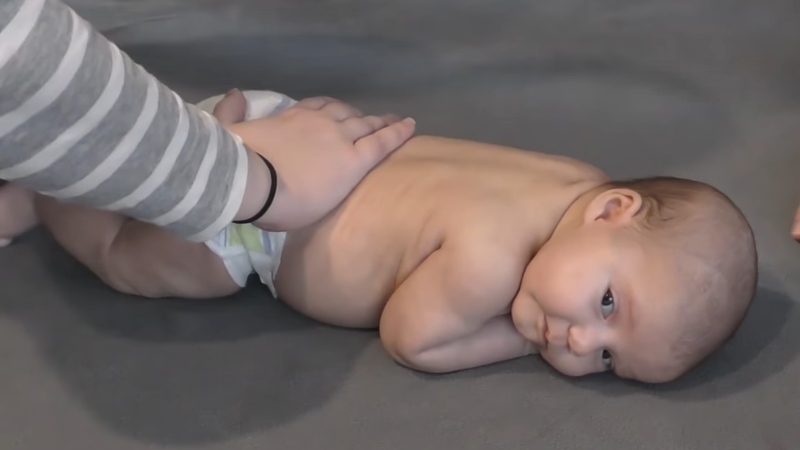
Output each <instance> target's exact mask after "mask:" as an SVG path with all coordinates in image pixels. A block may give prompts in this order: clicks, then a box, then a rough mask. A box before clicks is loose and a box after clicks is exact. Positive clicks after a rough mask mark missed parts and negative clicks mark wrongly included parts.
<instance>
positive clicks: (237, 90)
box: [225, 88, 239, 95]
mask: <svg viewBox="0 0 800 450" xmlns="http://www.w3.org/2000/svg"><path fill="white" fill-rule="evenodd" d="M237 92H239V89H236V88H233V89H231V90H230V91H228V92H227V93H226V94H225V95H231V94H235V93H237Z"/></svg>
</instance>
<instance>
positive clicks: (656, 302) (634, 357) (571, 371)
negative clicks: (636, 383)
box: [512, 221, 681, 382]
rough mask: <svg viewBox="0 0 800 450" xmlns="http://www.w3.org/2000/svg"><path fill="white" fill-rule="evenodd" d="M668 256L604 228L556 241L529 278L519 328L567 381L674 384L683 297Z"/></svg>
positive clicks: (516, 313)
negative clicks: (673, 349)
mask: <svg viewBox="0 0 800 450" xmlns="http://www.w3.org/2000/svg"><path fill="white" fill-rule="evenodd" d="M664 253H665V252H664V251H663V250H659V249H658V247H657V246H654V245H647V243H646V242H642V241H641V237H640V238H637V239H634V238H632V237H630V233H627V234H626V233H623V232H621V229H620V227H619V226H615V225H613V224H609V223H603V222H602V221H598V222H595V223H590V224H586V225H583V226H581V227H580V228H578V229H576V230H571V231H569V232H567V233H565V234H562V235H560V236H557V237H556V236H554V238H553V239H551V240H550V241H548V242H547V243H546V244H545V245H544V246H543V247H542V249H541V250H540V251H539V253H538V254H537V255H536V256H535V257H534V258H533V260H532V261H531V263H530V264H529V265H528V267H527V269H526V271H525V274H524V277H523V280H522V285H521V287H520V291H519V294H518V296H517V298H516V299H515V300H514V303H513V305H512V316H513V319H514V323H515V325H516V327H517V329H518V330H519V331H520V332H521V333H522V334H523V335H524V336H525V337H526V338H527V339H529V340H531V341H533V342H534V343H535V344H536V345H537V347H538V348H539V352H540V354H541V356H542V357H543V358H544V359H545V360H546V361H547V362H548V363H549V364H551V365H552V366H553V367H554V368H555V369H556V370H558V371H559V372H562V373H564V374H566V375H570V376H581V375H586V374H590V373H594V372H604V371H609V370H610V371H613V372H614V373H616V374H617V375H619V376H620V377H623V378H630V379H637V380H640V381H645V382H661V381H668V380H670V379H672V378H674V377H675V376H676V375H678V374H677V373H676V372H677V371H678V370H679V367H677V364H674V363H672V362H671V361H670V358H671V354H670V350H669V343H670V342H671V341H672V339H669V338H670V337H671V333H674V331H672V330H675V329H677V327H675V326H674V324H676V323H677V322H676V321H678V320H680V311H679V310H678V305H680V303H681V302H679V301H677V296H678V295H681V292H680V284H679V282H678V280H677V277H676V276H675V275H674V274H675V273H676V271H675V269H674V267H672V266H671V261H673V259H672V258H669V257H668V256H667V255H665V254H664Z"/></svg>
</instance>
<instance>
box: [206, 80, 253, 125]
mask: <svg viewBox="0 0 800 450" xmlns="http://www.w3.org/2000/svg"><path fill="white" fill-rule="evenodd" d="M213 114H214V117H216V118H217V120H219V121H220V123H221V124H223V125H232V124H234V123H239V122H243V121H244V119H245V116H246V115H247V99H246V98H245V97H244V94H243V93H242V91H240V90H238V89H233V90H231V91H229V92H228V93H227V94H225V97H223V98H222V100H220V101H219V103H217V105H216V106H214V112H213Z"/></svg>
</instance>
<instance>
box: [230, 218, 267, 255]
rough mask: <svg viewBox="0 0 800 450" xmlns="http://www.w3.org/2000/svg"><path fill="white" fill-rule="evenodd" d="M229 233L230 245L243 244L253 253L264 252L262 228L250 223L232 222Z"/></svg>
mask: <svg viewBox="0 0 800 450" xmlns="http://www.w3.org/2000/svg"><path fill="white" fill-rule="evenodd" d="M229 231H230V234H229V235H228V236H229V237H228V240H229V243H228V245H230V246H237V245H238V246H242V247H244V248H245V250H247V251H248V252H251V253H264V243H263V242H262V241H261V237H262V233H261V230H260V229H258V228H256V227H255V226H253V225H250V224H246V223H245V224H236V223H235V224H231V225H230V229H229Z"/></svg>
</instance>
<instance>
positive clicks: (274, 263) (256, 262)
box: [205, 223, 286, 298]
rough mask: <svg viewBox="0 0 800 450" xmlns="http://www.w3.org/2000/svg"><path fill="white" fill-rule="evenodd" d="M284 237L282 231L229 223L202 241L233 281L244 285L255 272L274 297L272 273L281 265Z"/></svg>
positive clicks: (275, 273)
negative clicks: (220, 262)
mask: <svg viewBox="0 0 800 450" xmlns="http://www.w3.org/2000/svg"><path fill="white" fill-rule="evenodd" d="M285 241H286V233H283V232H271V231H264V230H262V229H260V228H257V227H255V226H254V225H250V224H235V223H232V224H230V225H228V226H227V227H225V229H223V230H222V231H220V232H219V234H217V235H216V236H215V237H214V238H213V239H211V240H208V241H206V242H205V244H206V246H207V247H208V248H210V249H211V251H212V252H214V253H215V254H217V256H219V257H220V258H221V259H222V262H223V263H224V264H225V267H226V268H227V269H228V274H230V276H231V278H233V281H235V282H236V284H238V285H239V286H241V287H244V285H245V284H247V279H248V278H249V277H250V275H252V274H253V273H256V274H258V277H259V279H260V280H261V282H262V283H264V284H265V285H266V286H267V287H268V288H269V290H270V292H272V295H273V297H275V298H277V297H278V293H277V292H276V290H275V275H277V273H278V267H280V265H281V253H282V252H283V243H284V242H285Z"/></svg>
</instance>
